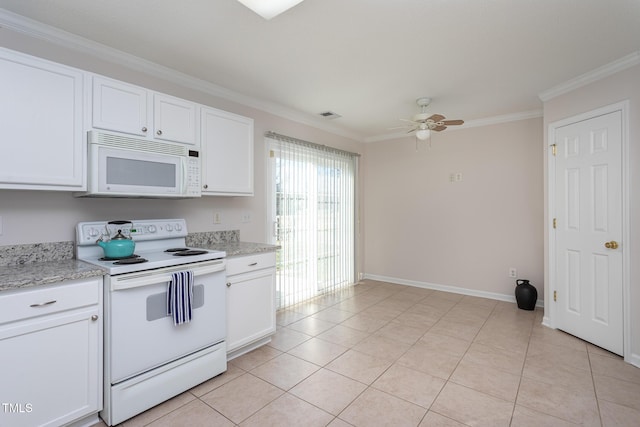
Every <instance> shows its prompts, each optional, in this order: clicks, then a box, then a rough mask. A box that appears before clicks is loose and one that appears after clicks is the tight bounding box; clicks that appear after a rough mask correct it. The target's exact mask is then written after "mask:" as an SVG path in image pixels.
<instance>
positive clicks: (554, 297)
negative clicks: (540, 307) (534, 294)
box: [553, 291, 558, 301]
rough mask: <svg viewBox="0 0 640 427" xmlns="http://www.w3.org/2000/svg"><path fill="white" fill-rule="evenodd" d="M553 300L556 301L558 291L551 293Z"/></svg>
mask: <svg viewBox="0 0 640 427" xmlns="http://www.w3.org/2000/svg"><path fill="white" fill-rule="evenodd" d="M553 300H554V301H558V291H553Z"/></svg>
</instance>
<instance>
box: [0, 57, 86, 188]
mask: <svg viewBox="0 0 640 427" xmlns="http://www.w3.org/2000/svg"><path fill="white" fill-rule="evenodd" d="M82 117H83V73H82V71H80V70H77V69H75V68H71V67H66V66H63V65H60V64H56V63H53V62H49V61H46V60H43V59H39V58H35V57H32V56H29V55H25V54H22V53H18V52H15V51H11V50H8V49H4V48H0V130H1V132H2V138H1V139H0V152H2V155H0V188H12V189H26V190H29V189H31V190H68V191H79V190H84V189H86V183H85V179H84V178H85V169H86V168H85V154H86V147H85V144H84V137H83V136H84V134H83V126H82Z"/></svg>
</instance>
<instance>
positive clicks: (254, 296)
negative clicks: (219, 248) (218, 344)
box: [227, 268, 276, 353]
mask: <svg viewBox="0 0 640 427" xmlns="http://www.w3.org/2000/svg"><path fill="white" fill-rule="evenodd" d="M275 275H276V274H275V268H269V269H264V270H258V271H254V272H251V273H244V274H238V275H235V276H229V277H228V278H227V282H228V283H227V353H230V352H232V351H233V350H236V349H238V348H240V347H242V346H244V345H248V344H251V343H252V342H254V341H257V340H259V339H261V338H265V337H268V336H269V335H272V334H273V333H275V331H276V306H275V283H276V280H275Z"/></svg>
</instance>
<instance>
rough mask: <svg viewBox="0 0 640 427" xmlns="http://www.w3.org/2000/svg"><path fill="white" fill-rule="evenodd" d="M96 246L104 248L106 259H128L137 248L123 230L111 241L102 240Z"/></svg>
mask: <svg viewBox="0 0 640 427" xmlns="http://www.w3.org/2000/svg"><path fill="white" fill-rule="evenodd" d="M96 244H97V245H98V246H100V247H101V248H102V250H103V251H104V256H105V257H106V258H127V257H130V256H131V255H133V251H134V249H135V248H136V243H135V242H134V241H133V240H132V239H131V238H130V237H125V236H124V235H123V234H122V230H118V233H117V234H116V235H115V236H113V237H112V238H111V239H110V240H109V241H107V242H105V241H103V240H102V238H100V239H98V240H97V241H96Z"/></svg>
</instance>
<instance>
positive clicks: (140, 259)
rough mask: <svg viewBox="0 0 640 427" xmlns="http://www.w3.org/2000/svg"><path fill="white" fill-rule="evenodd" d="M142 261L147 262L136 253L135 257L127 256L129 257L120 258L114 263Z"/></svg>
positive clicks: (122, 263)
mask: <svg viewBox="0 0 640 427" xmlns="http://www.w3.org/2000/svg"><path fill="white" fill-rule="evenodd" d="M143 262H148V261H147V260H146V259H144V258H140V257H139V256H138V255H136V257H129V258H122V259H120V260H118V261H116V262H114V263H113V264H114V265H128V264H142V263H143Z"/></svg>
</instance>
